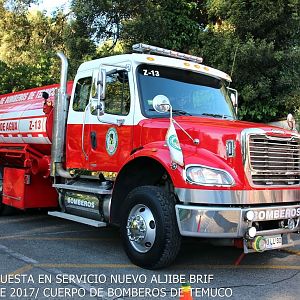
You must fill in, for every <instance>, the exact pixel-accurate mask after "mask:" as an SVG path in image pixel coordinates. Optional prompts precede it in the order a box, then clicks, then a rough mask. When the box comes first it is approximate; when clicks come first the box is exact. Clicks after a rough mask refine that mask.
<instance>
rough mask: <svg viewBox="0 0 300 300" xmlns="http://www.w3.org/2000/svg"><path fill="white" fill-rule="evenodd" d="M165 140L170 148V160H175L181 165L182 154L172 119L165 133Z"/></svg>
mask: <svg viewBox="0 0 300 300" xmlns="http://www.w3.org/2000/svg"><path fill="white" fill-rule="evenodd" d="M166 141H167V145H168V147H169V150H170V155H171V160H172V162H175V163H177V164H178V165H180V166H183V165H184V163H183V154H182V150H181V147H180V143H179V140H178V136H177V133H176V130H175V127H174V124H173V121H172V120H171V121H170V127H169V129H168V132H167V134H166Z"/></svg>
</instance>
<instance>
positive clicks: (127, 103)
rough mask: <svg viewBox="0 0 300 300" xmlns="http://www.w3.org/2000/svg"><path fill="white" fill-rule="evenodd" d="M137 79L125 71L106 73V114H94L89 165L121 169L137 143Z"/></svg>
mask: <svg viewBox="0 0 300 300" xmlns="http://www.w3.org/2000/svg"><path fill="white" fill-rule="evenodd" d="M133 91H134V88H133V82H132V78H130V76H128V72H127V71H125V70H123V69H122V70H115V71H109V72H107V75H106V96H105V100H104V106H105V110H104V115H103V116H101V117H99V118H98V117H97V115H96V114H97V113H96V112H95V111H94V112H93V111H91V110H90V111H91V115H90V126H91V127H90V151H89V164H90V168H91V169H93V170H101V171H110V172H117V171H119V169H120V167H121V166H122V165H123V163H124V162H125V161H126V159H127V158H128V157H129V156H130V153H131V151H132V144H133V116H134V112H133V107H134V105H133V101H132V99H133V97H132V95H133Z"/></svg>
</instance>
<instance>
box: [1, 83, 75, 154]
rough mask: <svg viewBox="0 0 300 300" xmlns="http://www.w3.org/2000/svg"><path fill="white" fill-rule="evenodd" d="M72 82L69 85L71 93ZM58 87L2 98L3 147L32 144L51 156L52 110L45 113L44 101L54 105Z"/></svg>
mask: <svg viewBox="0 0 300 300" xmlns="http://www.w3.org/2000/svg"><path fill="white" fill-rule="evenodd" d="M72 86H73V82H69V83H68V87H67V93H68V94H71V92H72ZM58 87H59V85H58V84H53V85H48V86H44V87H39V88H34V89H29V90H24V91H21V92H16V93H10V94H4V95H0V144H30V145H31V146H32V147H33V148H34V149H36V150H38V151H40V152H42V153H43V154H47V155H49V154H50V152H51V146H50V145H51V139H52V126H53V110H51V111H50V112H49V113H44V112H43V106H44V101H45V99H44V98H43V97H42V93H43V92H47V93H48V94H49V99H48V100H49V101H51V102H52V105H55V103H54V102H55V100H54V96H55V89H57V88H58Z"/></svg>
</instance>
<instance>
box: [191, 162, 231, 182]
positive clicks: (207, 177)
mask: <svg viewBox="0 0 300 300" xmlns="http://www.w3.org/2000/svg"><path fill="white" fill-rule="evenodd" d="M186 178H187V180H188V181H190V182H192V183H195V184H200V185H211V186H214V185H222V186H231V185H233V184H234V179H233V178H232V176H231V175H230V174H229V173H228V172H226V171H223V170H220V169H214V168H209V167H204V166H190V167H188V168H187V170H186Z"/></svg>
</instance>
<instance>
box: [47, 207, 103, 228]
mask: <svg viewBox="0 0 300 300" xmlns="http://www.w3.org/2000/svg"><path fill="white" fill-rule="evenodd" d="M48 215H50V216H53V217H58V218H62V219H66V220H70V221H74V222H77V223H82V224H86V225H90V226H94V227H106V225H107V223H105V222H101V221H96V220H92V219H88V218H83V217H79V216H75V215H71V214H66V213H63V212H60V211H49V212H48Z"/></svg>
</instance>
